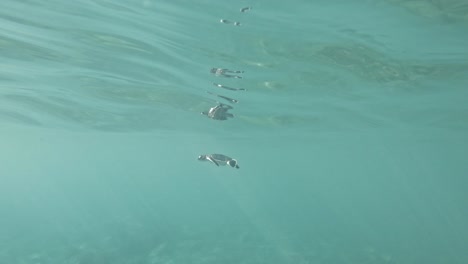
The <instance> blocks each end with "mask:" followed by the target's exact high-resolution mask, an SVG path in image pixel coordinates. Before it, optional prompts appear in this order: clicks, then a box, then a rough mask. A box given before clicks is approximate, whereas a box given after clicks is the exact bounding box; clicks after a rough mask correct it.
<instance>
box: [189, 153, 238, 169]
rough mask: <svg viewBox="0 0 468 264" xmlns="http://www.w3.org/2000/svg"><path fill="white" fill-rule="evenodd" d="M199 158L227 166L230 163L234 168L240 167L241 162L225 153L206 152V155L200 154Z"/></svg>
mask: <svg viewBox="0 0 468 264" xmlns="http://www.w3.org/2000/svg"><path fill="white" fill-rule="evenodd" d="M198 160H200V161H205V160H208V161H211V162H213V163H214V164H215V165H216V166H225V165H229V166H231V167H233V168H236V169H239V164H237V160H235V159H233V158H231V157H228V156H226V155H223V154H206V155H200V156H198Z"/></svg>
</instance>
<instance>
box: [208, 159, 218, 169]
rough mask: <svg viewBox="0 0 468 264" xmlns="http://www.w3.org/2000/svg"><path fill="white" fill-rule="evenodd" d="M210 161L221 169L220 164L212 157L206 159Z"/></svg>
mask: <svg viewBox="0 0 468 264" xmlns="http://www.w3.org/2000/svg"><path fill="white" fill-rule="evenodd" d="M206 158H207V159H208V160H209V161H211V162H213V163H214V164H216V166H218V167H219V164H218V162H217V161H216V160H214V159H213V158H212V157H206Z"/></svg>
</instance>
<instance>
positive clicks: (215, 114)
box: [201, 103, 234, 120]
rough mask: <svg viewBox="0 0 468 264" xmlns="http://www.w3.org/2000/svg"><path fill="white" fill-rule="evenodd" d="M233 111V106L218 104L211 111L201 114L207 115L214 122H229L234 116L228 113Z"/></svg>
mask: <svg viewBox="0 0 468 264" xmlns="http://www.w3.org/2000/svg"><path fill="white" fill-rule="evenodd" d="M230 109H232V106H230V105H225V104H221V103H220V104H218V105H217V106H214V107H211V108H210V110H208V112H207V111H203V112H201V114H202V115H206V116H208V117H209V118H211V119H214V120H227V119H228V118H229V117H230V118H233V117H234V115H233V114H231V113H228V112H227V111H228V110H230Z"/></svg>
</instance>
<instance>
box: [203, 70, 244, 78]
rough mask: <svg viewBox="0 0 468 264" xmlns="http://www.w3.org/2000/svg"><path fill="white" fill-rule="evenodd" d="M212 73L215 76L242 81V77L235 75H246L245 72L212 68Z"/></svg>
mask: <svg viewBox="0 0 468 264" xmlns="http://www.w3.org/2000/svg"><path fill="white" fill-rule="evenodd" d="M210 73H212V74H214V75H215V76H220V77H226V78H237V79H242V77H241V76H239V75H234V74H233V73H244V71H233V70H229V69H223V68H211V70H210Z"/></svg>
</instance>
